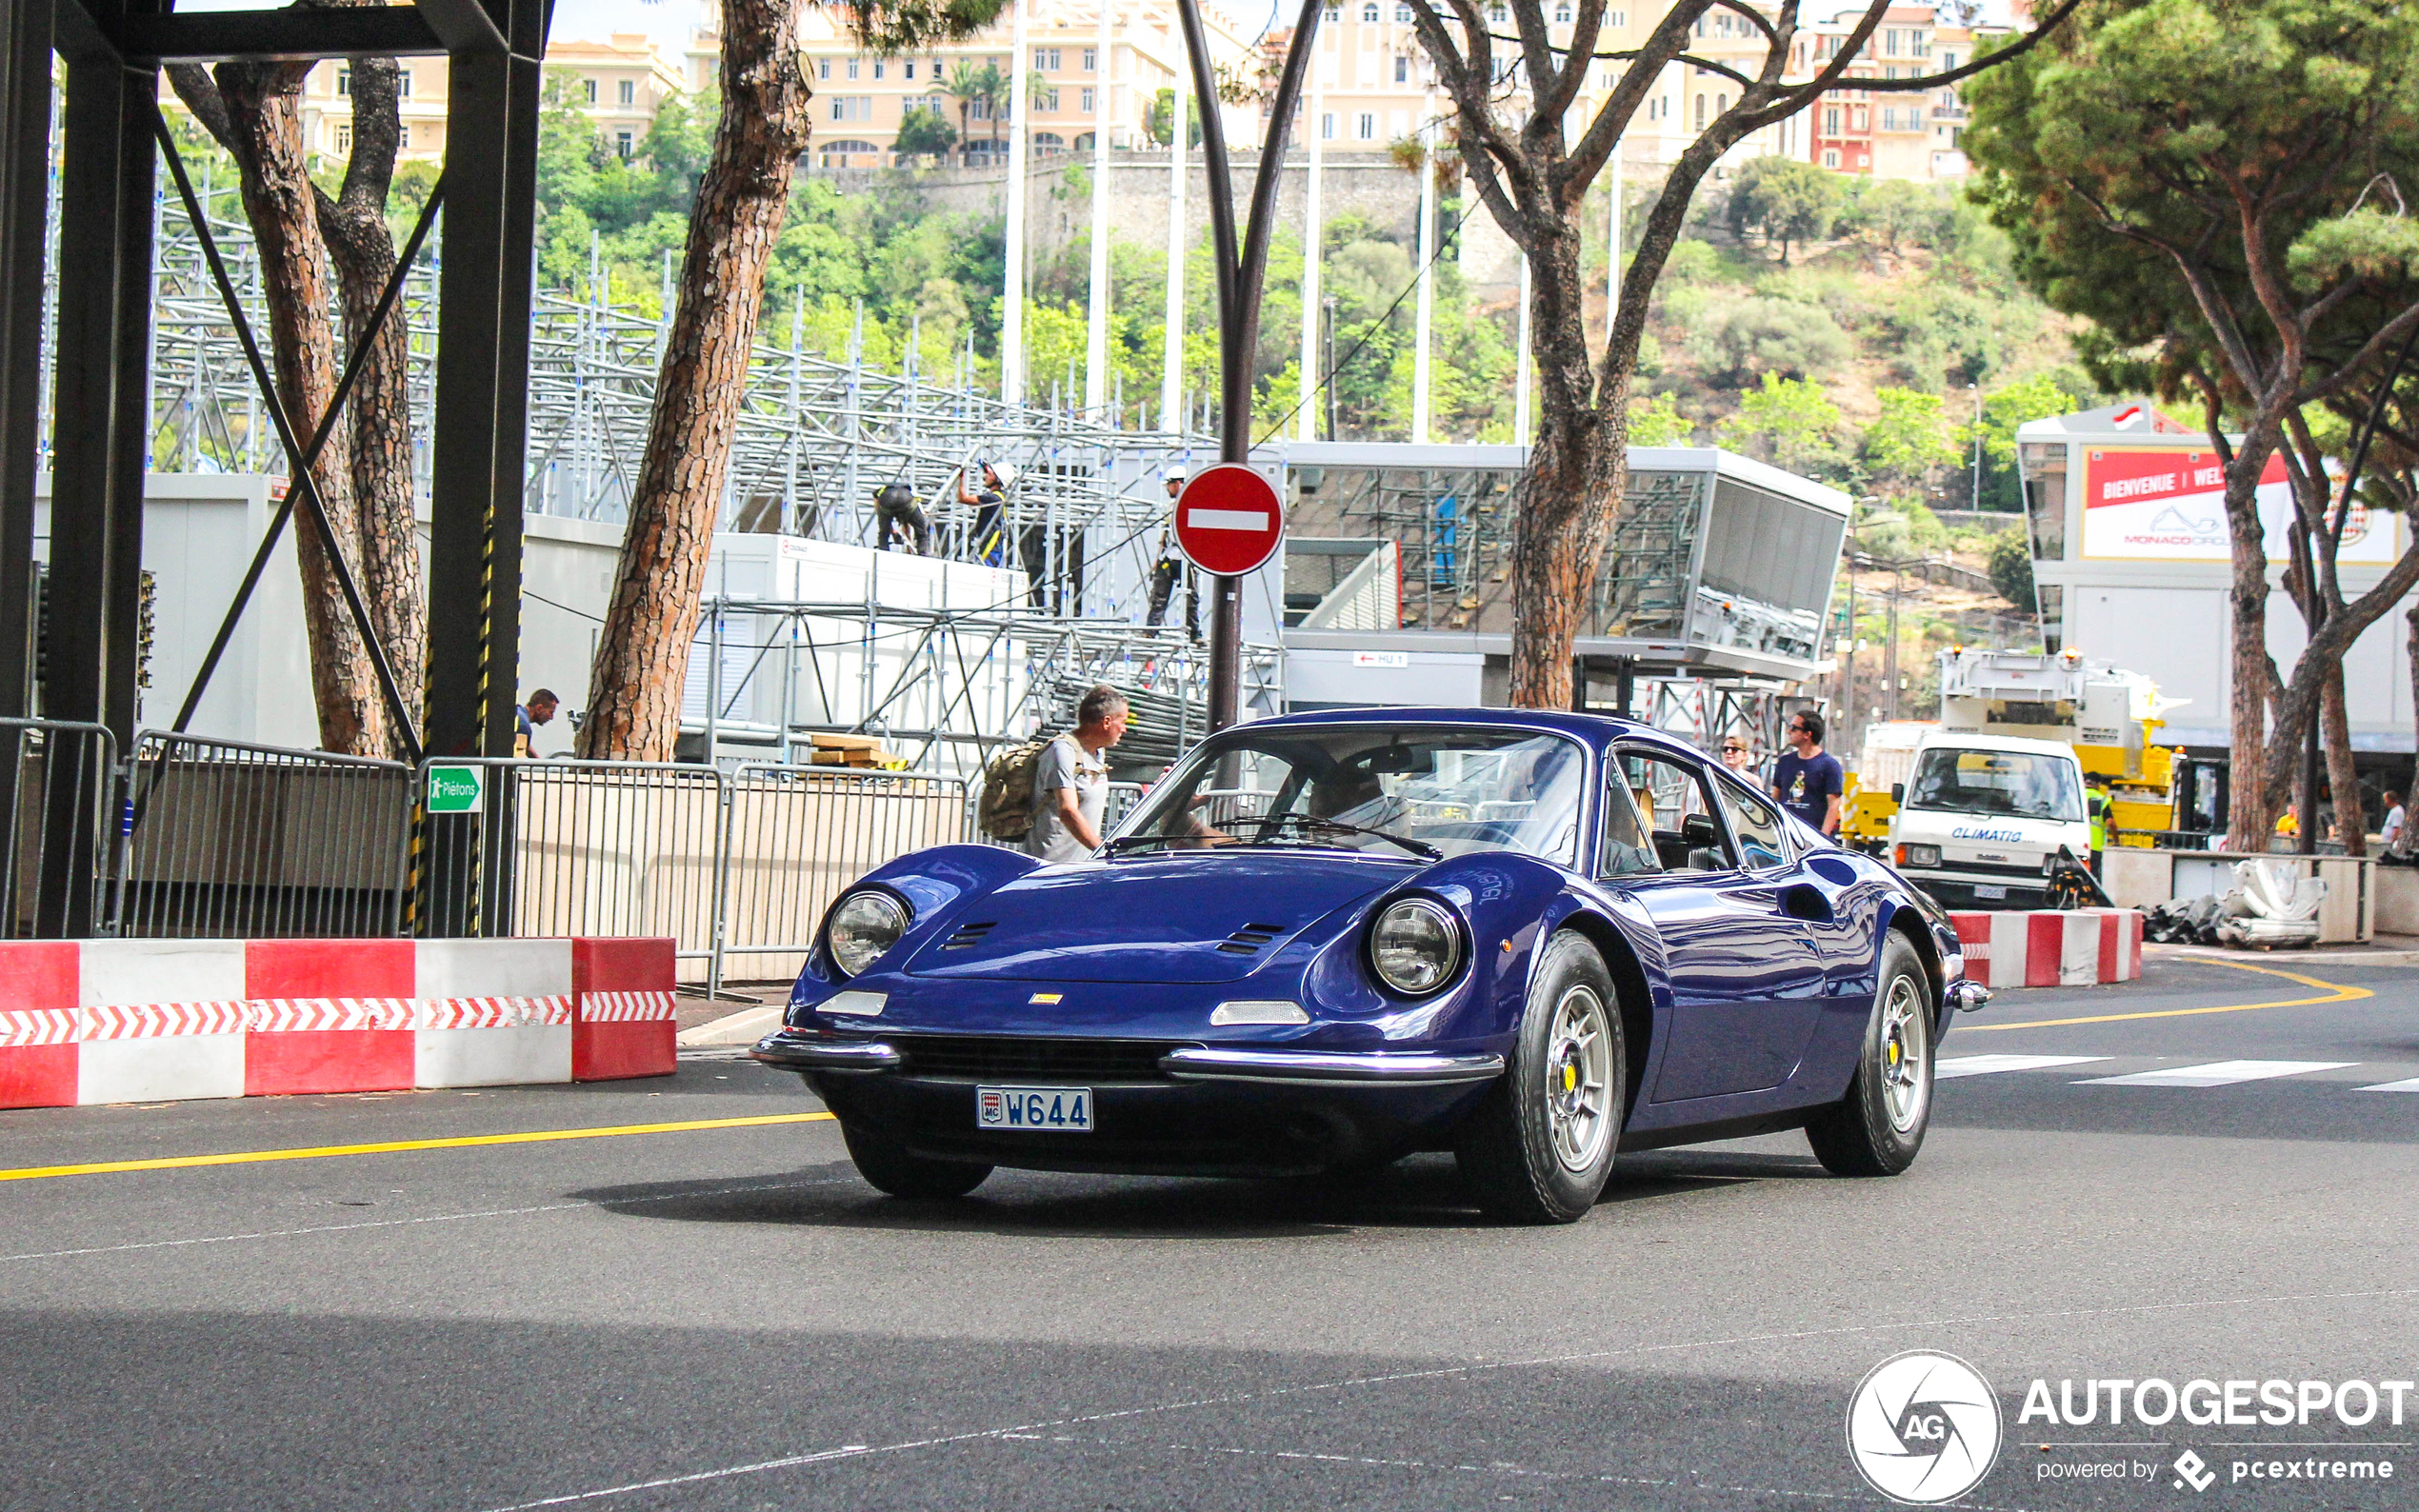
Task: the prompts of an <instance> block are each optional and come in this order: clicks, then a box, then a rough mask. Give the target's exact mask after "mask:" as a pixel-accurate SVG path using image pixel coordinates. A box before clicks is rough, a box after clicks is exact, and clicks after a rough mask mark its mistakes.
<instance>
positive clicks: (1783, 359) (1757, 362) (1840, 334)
mask: <svg viewBox="0 0 2419 1512" xmlns="http://www.w3.org/2000/svg"><path fill="white" fill-rule="evenodd" d="M1848 355H1849V343H1848V334H1847V332H1845V331H1843V330H1841V329H1840V328H1839V322H1837V321H1835V320H1833V319H1832V318H1831V317H1830V314H1829V311H1827V310H1824V309H1822V308H1818V307H1815V306H1811V305H1799V304H1792V303H1790V302H1789V301H1786V300H1778V299H1747V300H1741V301H1739V302H1738V303H1736V304H1734V305H1732V306H1731V307H1730V308H1729V309H1728V310H1726V311H1725V312H1724V313H1723V314H1722V316H1721V319H1720V321H1719V322H1718V323H1717V324H1715V325H1713V326H1712V327H1711V328H1709V329H1707V330H1706V331H1705V332H1704V333H1703V336H1702V338H1701V340H1700V342H1699V343H1698V350H1697V356H1698V360H1699V361H1700V362H1701V363H1702V364H1703V365H1704V366H1705V367H1706V368H1709V369H1710V370H1711V372H1712V374H1713V376H1714V377H1715V379H1716V381H1718V382H1724V383H1729V384H1732V385H1744V384H1746V383H1749V382H1750V381H1751V380H1753V379H1755V378H1757V377H1759V376H1771V375H1775V374H1778V375H1781V376H1785V377H1789V378H1805V377H1808V376H1809V375H1811V374H1814V373H1821V372H1829V371H1830V370H1831V369H1833V368H1837V367H1838V366H1839V365H1840V364H1842V363H1844V362H1846V361H1847V360H1848Z"/></svg>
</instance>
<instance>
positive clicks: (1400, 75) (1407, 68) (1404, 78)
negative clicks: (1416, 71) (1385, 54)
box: [1394, 57, 1411, 84]
mask: <svg viewBox="0 0 2419 1512" xmlns="http://www.w3.org/2000/svg"><path fill="white" fill-rule="evenodd" d="M1394 82H1395V83H1397V84H1409V83H1410V82H1411V60H1410V59H1409V58H1405V57H1397V58H1396V59H1395V60H1394Z"/></svg>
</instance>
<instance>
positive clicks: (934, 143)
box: [896, 107, 957, 157]
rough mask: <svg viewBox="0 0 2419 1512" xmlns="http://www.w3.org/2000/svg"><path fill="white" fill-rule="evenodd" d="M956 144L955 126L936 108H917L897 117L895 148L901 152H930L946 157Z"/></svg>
mask: <svg viewBox="0 0 2419 1512" xmlns="http://www.w3.org/2000/svg"><path fill="white" fill-rule="evenodd" d="M955 146H957V128H956V127H953V126H951V125H950V123H949V122H948V121H946V120H944V119H943V118H942V116H941V112H940V111H938V110H933V109H924V108H921V107H919V108H917V109H912V110H910V111H908V112H907V113H906V114H904V115H902V116H900V117H899V137H898V141H897V143H896V149H897V150H898V151H899V152H901V153H903V154H912V153H930V154H931V155H932V156H934V157H946V156H948V155H949V151H950V149H951V148H953V147H955Z"/></svg>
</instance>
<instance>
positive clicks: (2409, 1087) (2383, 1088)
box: [2354, 1076, 2419, 1092]
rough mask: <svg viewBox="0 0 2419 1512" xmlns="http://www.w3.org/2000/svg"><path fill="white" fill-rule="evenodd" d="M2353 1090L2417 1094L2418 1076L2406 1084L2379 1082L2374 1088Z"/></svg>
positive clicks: (2366, 1087)
mask: <svg viewBox="0 0 2419 1512" xmlns="http://www.w3.org/2000/svg"><path fill="white" fill-rule="evenodd" d="M2354 1090H2356V1091H2361V1092H2419V1076H2414V1077H2412V1078H2410V1079H2409V1081H2407V1082H2380V1083H2378V1084H2376V1085H2374V1086H2363V1087H2356V1088H2354Z"/></svg>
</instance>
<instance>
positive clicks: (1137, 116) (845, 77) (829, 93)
mask: <svg viewBox="0 0 2419 1512" xmlns="http://www.w3.org/2000/svg"><path fill="white" fill-rule="evenodd" d="M1202 20H1203V24H1204V29H1205V30H1207V31H1208V33H1209V37H1210V54H1211V59H1212V62H1213V63H1214V64H1216V65H1218V66H1221V67H1224V68H1226V69H1228V70H1235V69H1238V68H1241V67H1244V66H1245V65H1246V63H1247V61H1248V60H1247V57H1246V55H1247V54H1248V53H1249V51H1250V41H1249V37H1248V36H1247V35H1246V34H1245V33H1244V32H1243V30H1241V28H1240V27H1239V26H1238V25H1237V24H1236V22H1235V21H1234V19H1233V18H1232V17H1231V16H1229V15H1228V14H1226V13H1225V12H1224V11H1223V10H1218V9H1216V8H1214V7H1205V8H1204V9H1203V12H1202ZM799 34H800V48H801V50H802V51H803V52H804V53H805V54H806V61H807V73H808V77H809V78H810V80H812V81H813V84H814V90H815V101H814V112H815V117H814V147H813V149H812V151H813V154H814V158H815V161H816V162H817V163H818V164H820V165H822V166H824V167H828V168H878V167H882V166H885V165H887V164H889V163H890V161H891V150H892V144H893V143H894V142H895V141H896V140H897V138H898V133H899V122H900V120H901V118H902V117H903V116H904V115H905V114H906V113H907V112H908V111H910V110H914V109H928V110H934V111H937V112H939V114H940V115H941V118H942V119H943V120H945V121H947V122H948V123H949V124H950V127H951V128H952V129H955V130H956V131H957V132H958V136H959V153H960V158H959V160H960V161H964V162H972V163H977V164H982V163H988V162H990V158H991V155H992V153H993V151H994V150H995V149H994V145H993V144H994V143H996V144H997V146H996V150H997V151H998V152H1001V153H1005V152H1006V150H1007V147H1008V136H1009V130H1010V122H1011V120H1012V116H1010V113H1009V111H1008V110H1007V109H1006V107H1007V104H1008V102H1007V101H1006V100H1005V99H1004V98H1003V99H1002V100H1000V101H998V102H991V101H986V100H966V99H961V98H959V97H957V96H955V95H952V94H951V93H950V90H949V88H948V86H949V82H950V80H951V79H953V78H955V77H957V76H958V70H961V69H967V70H979V69H981V68H983V67H984V66H985V65H987V64H988V65H990V66H991V67H993V68H996V69H998V70H999V71H1000V73H1001V74H1002V75H1003V76H1005V75H1007V74H1009V73H1010V71H1011V70H1010V63H1011V61H1012V59H1011V56H1010V49H1011V48H1012V47H1013V36H1014V33H1013V31H1012V30H1011V26H1010V21H1008V20H1003V21H1001V22H999V23H998V24H996V25H994V26H992V27H990V29H989V30H985V31H982V32H980V33H978V34H976V35H975V36H973V37H970V38H969V39H967V40H966V41H963V42H957V43H950V44H947V45H945V46H941V47H937V48H934V49H931V50H929V51H927V52H922V53H919V54H917V55H915V56H913V57H892V58H881V57H875V56H873V55H872V54H870V53H868V52H866V51H865V50H864V49H863V48H862V46H861V45H860V44H859V43H858V42H857V40H856V39H855V38H854V37H853V36H852V35H850V32H849V30H848V27H847V24H846V21H845V18H844V15H843V13H842V12H840V11H838V10H835V9H829V8H825V7H820V6H817V7H810V8H808V10H806V12H805V13H804V14H803V15H802V16H801V17H800V18H799ZM1025 46H1026V48H1027V50H1028V51H1029V53H1030V56H1028V57H1027V58H1026V60H1025V65H1026V69H1027V70H1028V73H1029V78H1030V80H1032V81H1037V82H1032V83H1029V85H1028V101H1029V110H1028V113H1027V116H1026V125H1027V128H1028V129H1029V130H1030V135H1029V136H1028V138H1027V146H1028V148H1029V149H1030V150H1031V151H1033V152H1034V153H1036V154H1040V155H1044V156H1047V155H1050V154H1052V153H1059V152H1072V151H1089V150H1090V148H1091V145H1092V133H1093V129H1094V125H1095V122H1096V120H1097V118H1098V111H1099V110H1100V109H1101V108H1102V107H1103V105H1104V104H1105V105H1106V108H1107V109H1108V113H1109V122H1110V124H1109V145H1110V146H1111V147H1116V148H1135V147H1148V146H1150V138H1149V135H1148V134H1147V132H1146V129H1145V127H1146V124H1147V123H1148V121H1149V119H1150V110H1151V107H1152V105H1153V103H1154V102H1155V101H1156V100H1157V98H1158V94H1159V91H1160V90H1163V89H1169V88H1172V87H1173V86H1174V83H1175V70H1177V69H1179V68H1182V67H1185V63H1184V51H1183V43H1182V40H1181V37H1180V34H1179V32H1178V30H1177V22H1176V8H1175V6H1174V5H1173V4H1172V3H1170V0H1142V3H1140V4H1134V3H1130V0H1116V3H1114V4H1112V6H1111V8H1110V29H1109V50H1108V54H1107V56H1106V57H1103V56H1102V55H1101V50H1100V8H1099V7H1098V6H1097V5H1087V4H1082V3H1072V4H1059V3H1054V0H1038V3H1036V4H1034V5H1033V8H1032V12H1031V14H1030V16H1029V17H1028V18H1027V21H1026V41H1025ZM1104 92H1105V93H1106V95H1107V98H1106V100H1105V101H1104V100H1103V98H1102V95H1103V93H1104ZM1186 92H1187V93H1188V94H1190V92H1191V90H1190V86H1189V85H1188V88H1187V90H1186ZM1254 119H1255V117H1254V116H1253V115H1252V112H1251V111H1250V109H1249V108H1248V107H1244V108H1237V107H1227V108H1226V123H1227V126H1228V129H1229V140H1234V141H1238V142H1239V141H1242V140H1245V139H1247V138H1246V137H1245V136H1243V135H1242V134H1240V133H1242V132H1244V131H1246V130H1249V129H1250V123H1251V122H1252V121H1253V120H1254Z"/></svg>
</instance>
